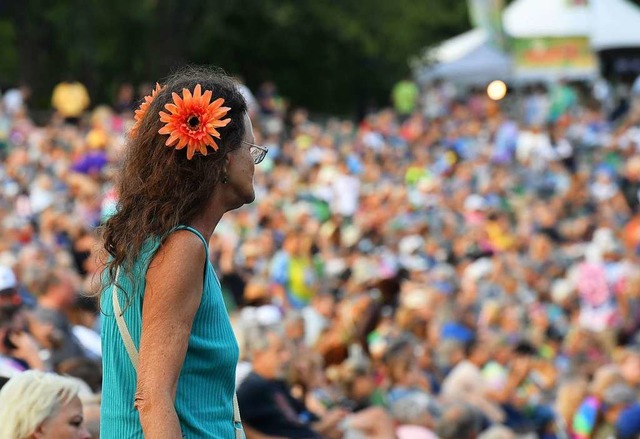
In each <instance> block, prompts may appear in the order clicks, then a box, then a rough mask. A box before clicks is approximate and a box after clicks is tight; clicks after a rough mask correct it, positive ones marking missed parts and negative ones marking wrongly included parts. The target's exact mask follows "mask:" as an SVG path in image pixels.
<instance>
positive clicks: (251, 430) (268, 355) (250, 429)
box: [238, 328, 346, 439]
mask: <svg viewBox="0 0 640 439" xmlns="http://www.w3.org/2000/svg"><path fill="white" fill-rule="evenodd" d="M246 336H247V341H248V342H249V355H250V357H251V362H252V365H253V371H252V372H251V373H250V374H249V376H248V377H247V378H246V379H245V380H244V381H243V382H242V384H241V385H240V388H239V389H238V404H239V405H240V412H241V413H242V420H243V422H244V424H245V432H246V434H247V439H251V438H252V437H254V438H260V437H261V436H260V435H261V434H262V435H268V436H275V437H287V438H300V439H312V438H322V437H323V435H325V434H327V433H328V432H329V431H330V430H335V429H336V428H337V426H338V423H339V422H340V421H341V420H342V419H343V418H344V417H345V415H346V412H344V411H343V410H334V411H332V412H329V413H327V415H326V416H325V418H324V419H322V420H320V419H318V417H317V416H315V415H314V414H313V413H310V412H309V411H308V410H307V408H306V407H305V405H304V403H302V402H301V401H298V400H296V399H294V398H293V396H291V392H290V389H289V386H288V384H287V383H286V382H285V381H284V378H285V376H286V373H287V370H288V366H289V363H290V361H291V354H290V352H289V350H288V349H287V346H286V344H285V341H284V339H283V338H282V336H281V334H280V333H279V332H278V331H277V330H276V329H274V328H267V329H263V328H251V329H250V330H248V331H247V334H246ZM255 432H257V433H255Z"/></svg>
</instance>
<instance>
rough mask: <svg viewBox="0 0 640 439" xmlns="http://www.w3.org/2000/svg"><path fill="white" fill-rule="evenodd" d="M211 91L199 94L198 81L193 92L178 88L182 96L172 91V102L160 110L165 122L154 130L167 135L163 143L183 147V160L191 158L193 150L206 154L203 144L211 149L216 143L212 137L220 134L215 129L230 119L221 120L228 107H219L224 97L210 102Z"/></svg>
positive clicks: (223, 125) (216, 145) (217, 136)
mask: <svg viewBox="0 0 640 439" xmlns="http://www.w3.org/2000/svg"><path fill="white" fill-rule="evenodd" d="M211 96H212V92H211V90H207V91H205V92H204V94H202V89H201V87H200V84H198V85H196V87H195V89H194V90H193V95H191V92H190V91H189V90H187V89H186V88H184V89H182V98H180V96H178V94H177V93H173V103H172V104H171V103H169V104H166V105H165V106H164V108H165V109H167V110H168V111H169V113H165V112H164V111H161V112H160V121H162V122H164V123H165V125H164V126H163V127H162V128H160V129H159V130H158V133H159V134H169V138H168V139H167V142H166V143H165V144H166V145H167V146H173V145H175V148H176V149H182V148H184V147H185V146H186V147H187V159H188V160H191V159H192V158H193V155H194V154H195V152H196V151H198V152H200V154H202V155H207V146H211V147H212V148H213V149H214V151H217V150H218V144H217V143H216V141H215V140H214V139H213V138H214V137H215V138H217V139H219V138H220V133H219V132H218V130H216V128H221V127H225V126H227V124H228V123H229V122H230V121H231V119H229V118H227V119H222V118H223V117H224V116H225V115H226V114H227V112H228V111H229V110H230V109H231V108H229V107H223V106H222V104H224V99H222V98H218V99H216V100H215V101H213V102H210V101H211Z"/></svg>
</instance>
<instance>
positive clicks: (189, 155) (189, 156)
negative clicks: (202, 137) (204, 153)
mask: <svg viewBox="0 0 640 439" xmlns="http://www.w3.org/2000/svg"><path fill="white" fill-rule="evenodd" d="M194 152H195V148H191V147H189V148H187V160H191V159H192V158H193V153H194Z"/></svg>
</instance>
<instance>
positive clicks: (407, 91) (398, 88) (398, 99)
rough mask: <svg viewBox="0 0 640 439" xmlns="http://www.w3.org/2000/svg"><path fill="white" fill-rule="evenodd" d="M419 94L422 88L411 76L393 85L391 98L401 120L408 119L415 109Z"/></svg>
mask: <svg viewBox="0 0 640 439" xmlns="http://www.w3.org/2000/svg"><path fill="white" fill-rule="evenodd" d="M419 95H420V89H419V88H418V85H417V84H416V83H415V82H414V81H413V80H411V78H405V79H403V80H401V81H399V82H398V83H396V85H394V86H393V90H392V91H391V100H392V101H393V108H394V109H395V110H396V113H397V114H398V116H399V117H400V120H401V121H404V120H406V119H407V118H408V117H409V116H410V115H411V113H413V112H414V111H415V109H416V107H417V105H418V96H419Z"/></svg>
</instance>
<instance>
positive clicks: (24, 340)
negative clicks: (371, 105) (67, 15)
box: [0, 81, 640, 439]
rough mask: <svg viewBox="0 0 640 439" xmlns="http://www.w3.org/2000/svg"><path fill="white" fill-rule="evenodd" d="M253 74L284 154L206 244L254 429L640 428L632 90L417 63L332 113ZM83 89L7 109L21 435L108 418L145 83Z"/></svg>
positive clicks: (266, 165) (405, 435)
mask: <svg viewBox="0 0 640 439" xmlns="http://www.w3.org/2000/svg"><path fill="white" fill-rule="evenodd" d="M238 86H239V87H240V88H241V91H242V92H243V94H244V96H245V99H246V100H247V103H248V108H249V112H250V114H251V117H252V119H253V120H254V130H255V136H256V143H258V144H260V145H264V146H266V147H268V148H269V152H268V154H267V157H266V159H265V160H264V162H263V163H262V164H260V165H259V166H257V168H256V175H255V185H256V192H257V197H256V198H257V200H258V201H257V202H256V203H254V204H253V205H251V206H247V207H244V208H242V209H239V210H237V211H234V212H232V213H229V214H227V215H226V216H225V217H224V218H223V220H222V221H221V223H220V224H219V226H218V228H217V229H216V230H217V232H216V234H215V235H214V237H213V239H212V240H211V242H210V247H209V249H210V255H209V257H210V259H211V261H212V263H213V265H214V267H215V269H216V272H217V275H218V277H219V279H220V282H221V284H222V287H223V294H224V299H225V304H226V306H227V310H228V312H229V314H230V316H231V319H232V322H233V325H234V329H235V332H236V337H237V339H238V342H239V345H240V349H241V361H240V363H239V364H238V368H237V373H236V375H237V377H236V381H237V389H238V400H239V405H240V411H241V413H242V416H243V423H244V425H245V432H246V435H247V438H248V439H252V438H282V437H287V438H313V437H326V438H346V439H353V438H381V439H382V438H394V437H398V438H401V439H421V438H441V439H473V438H485V439H488V438H494V439H497V438H516V437H531V438H536V437H538V438H541V439H551V438H557V439H585V438H609V437H616V438H622V439H637V438H638V437H640V332H639V330H640V264H639V262H640V131H639V127H640V112H639V111H638V108H636V106H635V105H633V102H632V103H631V105H630V106H629V109H628V110H627V111H626V113H624V114H618V115H617V117H616V118H615V119H613V120H612V118H611V117H609V116H610V112H609V111H608V109H607V106H606V105H604V104H603V103H602V102H599V101H598V100H597V99H595V98H593V97H591V96H589V95H588V94H584V93H577V92H576V90H575V89H574V88H573V87H572V86H571V85H569V84H566V83H558V84H554V85H553V86H549V87H544V86H536V87H531V88H530V89H526V90H524V91H522V92H521V93H519V94H518V96H517V97H515V98H509V97H508V98H507V100H506V101H505V102H503V103H502V104H501V103H496V102H494V101H491V100H489V99H488V98H487V97H486V96H485V94H484V93H482V92H467V93H462V94H460V93H457V92H456V89H455V88H453V87H452V86H450V85H449V84H447V83H446V82H441V81H438V82H435V83H433V84H430V85H428V86H426V87H424V88H423V89H422V90H419V89H418V88H417V87H416V86H415V84H412V83H410V81H403V84H402V86H401V87H398V88H396V89H394V92H393V93H392V99H391V102H392V105H391V106H390V107H389V108H381V109H377V110H375V111H372V112H370V113H369V114H368V115H367V116H366V117H365V118H364V119H363V120H362V121H359V122H357V123H356V122H353V121H351V120H347V119H340V118H325V119H323V120H322V122H318V121H314V120H312V119H311V118H310V117H309V115H308V113H307V111H305V110H304V109H300V108H297V109H294V108H288V106H287V103H286V100H285V99H283V98H282V97H281V96H280V95H279V93H278V89H277V87H276V86H275V85H274V84H273V83H265V84H264V85H263V86H261V87H260V88H259V89H258V90H256V92H255V94H253V93H252V92H251V91H250V90H249V89H248V88H247V87H246V86H244V85H242V84H241V83H240V82H239V83H238ZM81 87H82V85H81V84H80V83H77V82H76V83H73V87H72V86H71V85H69V84H67V85H66V86H63V87H59V88H57V89H56V93H55V94H54V97H53V104H54V108H55V110H54V111H52V115H51V117H50V118H49V120H48V121H47V122H46V123H45V124H40V125H38V124H36V123H34V122H33V120H32V118H31V117H30V111H29V90H28V87H26V86H22V87H20V88H15V89H11V90H8V91H6V92H5V93H4V95H3V98H2V105H1V106H0V158H1V160H0V384H5V383H6V384H5V387H4V388H3V390H2V391H1V392H0V432H2V434H4V436H2V437H3V438H4V437H7V438H9V437H11V438H14V437H15V438H18V437H19V438H23V437H25V438H26V437H74V438H75V437H81V438H85V437H93V438H95V437H98V435H99V431H98V424H99V412H100V411H99V407H100V387H101V380H102V374H101V370H100V358H101V344H100V335H99V333H100V321H101V314H100V309H99V307H98V301H97V297H96V295H97V294H98V292H99V290H100V288H99V287H100V275H101V268H102V265H103V264H104V262H105V261H104V257H105V256H104V255H103V254H102V253H101V252H99V251H98V250H99V248H100V235H99V233H98V231H99V226H100V224H101V223H102V222H103V220H104V219H105V218H107V217H108V216H109V215H111V214H112V213H113V212H114V210H115V209H116V208H117V200H118V196H117V194H116V193H115V191H114V189H113V187H114V181H113V176H114V171H115V169H117V167H118V164H119V161H120V159H121V157H122V154H123V151H124V149H125V148H126V142H127V135H128V131H129V129H130V128H131V126H132V124H133V111H134V110H135V108H136V103H137V102H139V99H140V98H141V97H142V96H144V95H146V94H147V93H148V92H149V91H150V86H147V85H142V86H141V87H140V88H139V90H138V94H139V96H137V92H136V89H135V88H134V87H133V86H132V85H130V84H125V85H123V86H122V87H121V89H120V90H119V92H118V94H117V98H116V99H115V101H114V103H113V104H112V105H109V106H107V105H97V106H94V107H91V106H90V100H89V96H88V94H87V92H86V90H83V87H82V88H81ZM78 96H80V97H78ZM79 101H82V102H79ZM74 102H75V103H77V105H75V106H74V105H71V103H74ZM70 107H73V108H71V110H73V111H71V110H70ZM87 108H89V109H88V110H87ZM27 371H29V372H27ZM54 374H55V375H54ZM59 375H63V376H65V377H66V378H64V379H63V378H60V377H59ZM56 386H58V387H60V388H61V389H64V390H60V391H57V393H56V395H58V397H59V398H61V399H62V400H61V401H49V402H48V404H49V406H45V405H46V404H44V403H43V405H42V407H40V406H38V407H35V406H30V407H28V408H27V406H29V404H30V403H28V398H30V397H32V396H33V395H36V396H37V395H40V394H46V393H47V389H49V390H48V391H49V396H50V397H52V396H51V395H50V393H51V392H52V390H50V389H53V388H57V387H56ZM29 389H31V390H29ZM29 401H30V400H29ZM56 404H57V406H56ZM54 406H55V407H57V408H56V409H53V408H52V407H54ZM60 407H62V408H63V409H60ZM79 407H80V409H79ZM21 408H24V411H21ZM82 408H83V409H84V415H82ZM37 410H40V413H37V414H36V413H35V412H36V411H37ZM58 413H64V414H65V416H68V418H69V419H66V418H65V419H63V420H62V421H61V420H59V419H58V420H56V419H57V418H56V417H55V416H54V415H53V414H56V415H57V414H58ZM20 417H24V419H26V420H27V419H28V421H29V422H26V421H25V422H24V423H19V422H17V421H16V419H17V418H20ZM6 419H11V422H7V423H5V422H4V421H3V420H6ZM56 422H58V423H60V422H62V424H64V425H62V424H60V425H58V424H56ZM51 425H53V426H54V427H56V425H57V427H56V428H66V430H64V431H65V432H68V434H69V436H60V435H62V434H63V433H59V432H62V431H63V430H52V428H54V427H51ZM12 428H13V429H14V430H11V429H12ZM7 429H8V430H7ZM27 430H29V431H27ZM47 431H55V432H58V433H56V434H58V436H46V434H47V433H46V432H47ZM37 432H38V434H40V436H37V435H35V434H36V433H37ZM64 434H67V433H64Z"/></svg>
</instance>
